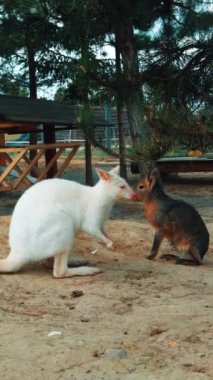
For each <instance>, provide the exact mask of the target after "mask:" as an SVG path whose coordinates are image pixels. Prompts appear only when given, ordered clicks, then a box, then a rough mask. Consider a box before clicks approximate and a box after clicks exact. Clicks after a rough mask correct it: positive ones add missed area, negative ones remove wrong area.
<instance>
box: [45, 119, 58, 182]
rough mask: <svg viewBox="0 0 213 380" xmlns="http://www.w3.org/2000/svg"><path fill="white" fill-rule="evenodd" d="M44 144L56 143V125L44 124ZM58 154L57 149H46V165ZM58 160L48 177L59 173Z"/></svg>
mask: <svg viewBox="0 0 213 380" xmlns="http://www.w3.org/2000/svg"><path fill="white" fill-rule="evenodd" d="M44 144H55V125H47V124H44ZM55 154H56V149H48V150H46V151H45V161H46V166H47V165H48V164H49V162H50V161H51V160H52V158H53V157H54V156H55ZM57 170H58V168H57V162H55V164H54V165H53V166H52V167H51V168H50V170H49V171H48V172H47V178H53V177H54V175H55V174H56V173H57Z"/></svg>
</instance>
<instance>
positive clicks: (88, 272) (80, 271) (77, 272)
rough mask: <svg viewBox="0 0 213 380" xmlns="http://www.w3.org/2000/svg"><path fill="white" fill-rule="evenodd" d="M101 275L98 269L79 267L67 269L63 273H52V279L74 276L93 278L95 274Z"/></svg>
mask: <svg viewBox="0 0 213 380" xmlns="http://www.w3.org/2000/svg"><path fill="white" fill-rule="evenodd" d="M99 273H103V271H102V270H101V269H99V268H95V267H79V268H72V269H71V268H67V269H66V270H64V271H63V272H56V271H53V277H54V278H67V277H74V276H94V275H96V274H99Z"/></svg>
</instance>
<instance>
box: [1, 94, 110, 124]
mask: <svg viewBox="0 0 213 380" xmlns="http://www.w3.org/2000/svg"><path fill="white" fill-rule="evenodd" d="M79 112H80V107H79V106H74V105H72V104H70V103H68V102H56V101H52V100H44V99H31V98H24V97H16V96H9V95H0V124H1V122H14V123H35V124H45V125H59V126H60V125H61V126H67V127H68V126H69V127H74V126H75V127H76V125H77V124H78V122H77V118H78V116H79ZM94 124H95V126H109V125H110V123H108V122H107V121H106V120H104V119H102V118H100V117H98V116H97V115H95V116H94Z"/></svg>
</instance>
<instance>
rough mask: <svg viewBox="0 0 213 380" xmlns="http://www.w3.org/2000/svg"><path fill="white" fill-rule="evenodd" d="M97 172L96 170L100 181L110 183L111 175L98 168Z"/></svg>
mask: <svg viewBox="0 0 213 380" xmlns="http://www.w3.org/2000/svg"><path fill="white" fill-rule="evenodd" d="M95 170H96V173H97V175H98V177H99V178H100V179H102V180H103V181H109V180H110V178H111V175H110V173H108V172H106V171H105V170H103V169H98V168H96V169H95Z"/></svg>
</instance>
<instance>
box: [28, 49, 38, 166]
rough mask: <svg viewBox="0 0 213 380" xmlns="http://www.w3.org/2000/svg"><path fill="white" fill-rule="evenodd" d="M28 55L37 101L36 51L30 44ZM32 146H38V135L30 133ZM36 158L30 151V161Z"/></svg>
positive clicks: (31, 92) (32, 92)
mask: <svg viewBox="0 0 213 380" xmlns="http://www.w3.org/2000/svg"><path fill="white" fill-rule="evenodd" d="M27 53H28V67H29V84H30V86H29V87H30V98H33V99H37V83H36V64H35V51H34V49H33V47H32V46H31V44H30V43H28V45H27ZM30 144H31V145H36V144H37V133H36V132H30ZM35 156H36V150H31V151H30V160H33V158H34V157H35Z"/></svg>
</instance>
